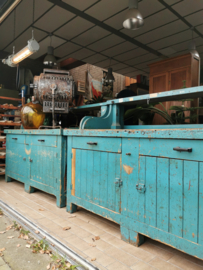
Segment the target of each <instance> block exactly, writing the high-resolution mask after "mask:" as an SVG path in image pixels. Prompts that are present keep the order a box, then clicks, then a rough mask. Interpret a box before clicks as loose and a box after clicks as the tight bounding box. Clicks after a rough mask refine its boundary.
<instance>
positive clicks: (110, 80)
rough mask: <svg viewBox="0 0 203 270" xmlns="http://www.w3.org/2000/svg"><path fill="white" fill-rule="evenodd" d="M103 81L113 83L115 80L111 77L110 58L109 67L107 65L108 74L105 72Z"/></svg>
mask: <svg viewBox="0 0 203 270" xmlns="http://www.w3.org/2000/svg"><path fill="white" fill-rule="evenodd" d="M104 80H105V82H106V83H112V82H115V78H114V76H113V69H112V68H111V58H110V65H109V68H108V72H107V75H106V77H105V79H104Z"/></svg>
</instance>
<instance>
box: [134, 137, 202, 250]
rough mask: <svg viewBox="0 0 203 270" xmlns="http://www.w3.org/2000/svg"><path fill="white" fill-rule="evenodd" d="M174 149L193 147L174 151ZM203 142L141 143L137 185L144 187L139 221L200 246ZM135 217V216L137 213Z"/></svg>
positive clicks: (142, 140)
mask: <svg viewBox="0 0 203 270" xmlns="http://www.w3.org/2000/svg"><path fill="white" fill-rule="evenodd" d="M174 147H181V148H188V147H189V148H192V152H191V153H190V152H177V151H174V150H173V148H174ZM202 150H203V147H202V142H201V141H192V140H155V139H154V140H153V139H152V140H147V139H141V140H140V156H139V162H138V166H139V170H138V183H137V184H138V185H139V187H142V184H143V183H144V184H145V190H143V192H142V191H141V190H140V191H138V192H139V193H140V194H141V195H142V197H143V200H142V202H143V205H142V207H140V208H139V209H138V213H139V217H137V218H138V219H139V220H142V222H144V223H146V224H148V225H150V226H152V227H156V228H158V229H160V230H162V231H165V232H167V233H171V234H173V235H175V236H177V237H178V238H183V239H185V240H188V241H191V242H194V243H199V244H201V245H202V244H203V209H202V203H203V198H202V191H203V162H202V161H203V159H202V154H201V153H202ZM137 215H138V214H137Z"/></svg>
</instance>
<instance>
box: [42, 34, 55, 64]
mask: <svg viewBox="0 0 203 270" xmlns="http://www.w3.org/2000/svg"><path fill="white" fill-rule="evenodd" d="M51 43H52V35H51V34H50V46H48V48H47V55H46V56H45V58H44V61H43V64H44V65H47V66H55V65H57V62H56V58H55V57H54V48H53V47H52V46H51Z"/></svg>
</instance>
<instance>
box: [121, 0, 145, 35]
mask: <svg viewBox="0 0 203 270" xmlns="http://www.w3.org/2000/svg"><path fill="white" fill-rule="evenodd" d="M143 25H144V19H143V17H142V14H141V13H140V12H139V10H138V0H129V10H128V11H127V13H126V16H125V20H124V22H123V27H124V28H126V29H130V30H137V29H139V28H140V27H141V26H143Z"/></svg>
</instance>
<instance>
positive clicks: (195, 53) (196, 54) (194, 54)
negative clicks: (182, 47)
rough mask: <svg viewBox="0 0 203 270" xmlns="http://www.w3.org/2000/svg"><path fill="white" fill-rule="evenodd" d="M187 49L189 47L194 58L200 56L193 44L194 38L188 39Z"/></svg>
mask: <svg viewBox="0 0 203 270" xmlns="http://www.w3.org/2000/svg"><path fill="white" fill-rule="evenodd" d="M188 49H189V51H190V53H191V54H192V55H193V56H194V57H195V58H197V59H199V58H200V56H199V53H198V51H197V50H196V45H195V42H194V40H191V41H190V43H189V45H188Z"/></svg>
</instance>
